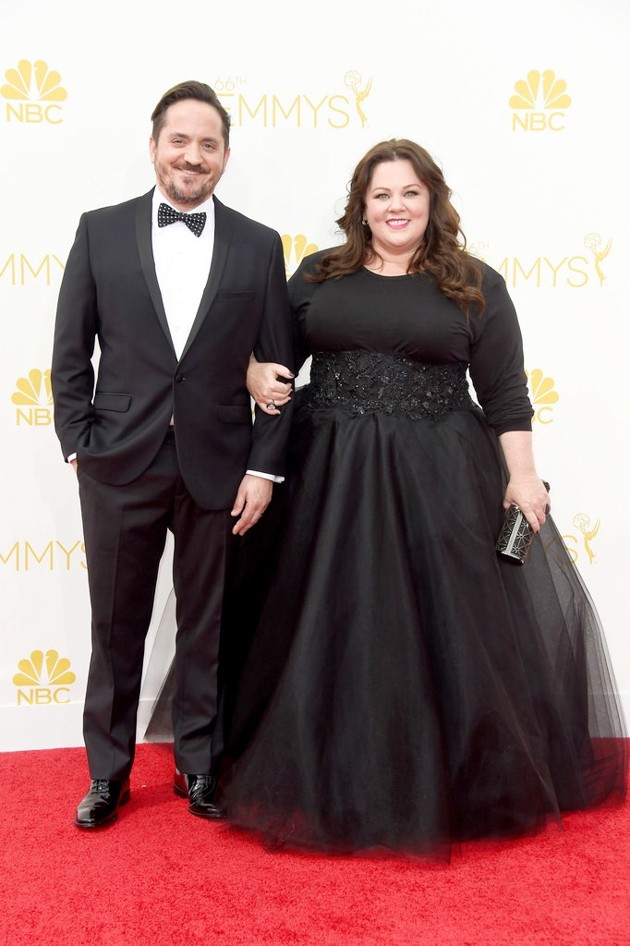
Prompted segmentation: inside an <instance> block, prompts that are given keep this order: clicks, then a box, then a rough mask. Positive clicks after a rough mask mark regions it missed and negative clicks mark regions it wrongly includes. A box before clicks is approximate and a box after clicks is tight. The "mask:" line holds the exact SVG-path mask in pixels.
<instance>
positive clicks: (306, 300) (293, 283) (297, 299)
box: [288, 250, 330, 374]
mask: <svg viewBox="0 0 630 946" xmlns="http://www.w3.org/2000/svg"><path fill="white" fill-rule="evenodd" d="M329 252H330V250H320V251H319V252H318V253H312V254H311V255H310V256H306V257H305V258H304V259H303V260H302V262H301V263H300V265H299V266H298V268H297V269H296V271H295V272H294V273H293V275H292V276H291V278H290V279H289V283H288V286H289V302H290V304H291V310H292V312H293V344H294V349H295V366H296V369H297V371H296V374H297V373H299V371H300V369H301V368H302V366H303V364H304V362H305V361H306V359H307V358H308V357H309V355H310V354H311V352H310V351H309V349H308V345H307V344H306V339H305V334H304V331H303V326H304V321H305V319H306V314H307V312H308V308H309V306H310V304H311V300H312V298H313V293H314V292H315V291H316V289H317V287H318V286H319V285H320V284H319V283H315V282H310V281H309V280H308V279H306V278H305V277H306V276H307V275H308V274H312V273H314V272H315V271H316V269H317V265H318V263H319V261H320V259H321V258H322V256H325V254H326V253H329Z"/></svg>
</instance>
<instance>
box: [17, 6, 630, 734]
mask: <svg viewBox="0 0 630 946" xmlns="http://www.w3.org/2000/svg"><path fill="white" fill-rule="evenodd" d="M629 27H630V5H628V4H627V2H626V0H601V2H600V3H598V4H596V5H595V4H593V3H592V2H591V0H574V2H572V3H568V2H562V0H556V2H555V3H548V2H541V0H529V2H528V3H526V4H523V5H520V6H516V5H513V4H507V3H504V2H502V0H497V2H488V0H486V2H484V0H480V2H477V3H470V0H442V2H441V3H435V2H434V0H431V2H428V0H427V2H425V0H413V2H410V0H397V2H396V3H395V4H383V3H376V2H374V0H365V2H363V3H361V4H349V3H348V4H341V3H339V2H334V3H333V2H331V0H320V2H318V3H317V4H309V5H308V6H306V5H305V6H304V7H300V6H299V5H298V4H296V3H294V2H293V3H289V2H288V0H278V2H274V0H271V2H269V3H266V4H261V3H259V2H254V0H241V3H229V4H228V3H224V4H210V3H208V4H206V5H205V6H204V5H193V7H192V8H191V7H190V6H189V5H179V6H178V5H176V4H173V3H165V2H164V0H152V2H148V0H138V2H136V3H130V2H124V3H123V2H121V0H110V2H109V3H108V4H106V5H102V6H101V7H99V8H96V7H94V6H93V5H90V4H85V3H78V2H77V3H73V2H70V0H58V2H57V3H56V4H50V3H44V2H43V0H23V2H22V3H21V4H20V5H18V4H11V5H10V6H9V4H8V3H6V2H5V3H3V5H2V7H1V8H0V142H1V145H2V146H1V148H0V199H1V208H2V216H1V220H2V224H1V228H0V332H1V336H0V342H1V343H0V430H1V435H2V445H3V462H2V465H1V468H0V489H1V495H2V499H3V504H2V516H1V518H0V582H1V587H0V733H1V736H0V749H4V750H7V749H26V748H40V747H52V746H69V745H79V744H81V742H82V737H81V711H82V700H83V694H84V688H85V680H86V671H87V664H88V658H89V608H88V599H87V582H86V572H85V560H84V553H83V548H82V535H81V522H80V515H79V506H78V497H77V488H76V483H75V478H74V474H73V472H72V470H71V469H70V468H69V467H68V466H66V465H65V464H64V463H63V461H62V458H61V453H60V450H59V447H58V443H57V440H56V437H55V435H54V431H53V426H52V405H51V399H50V390H49V384H48V374H47V373H48V371H49V368H50V357H51V340H52V330H53V321H54V313H55V304H56V298H57V294H58V290H59V284H60V280H61V276H62V272H63V266H64V263H65V260H66V258H67V254H68V250H69V248H70V245H71V243H72V240H73V237H74V232H75V229H76V225H77V223H78V218H79V215H80V214H81V212H82V211H84V210H88V209H92V208H94V207H99V206H103V205H106V204H111V203H116V202H118V201H121V200H126V199H128V198H130V197H133V196H136V195H137V194H140V193H144V192H145V191H147V190H148V189H149V188H150V187H151V185H152V183H153V173H152V167H151V165H150V163H149V157H148V138H149V134H150V121H149V116H150V114H151V111H152V110H153V107H154V105H155V103H156V102H157V100H158V99H159V97H160V96H161V94H162V93H163V92H164V91H165V90H166V89H167V88H169V87H170V86H171V85H174V84H175V83H177V82H180V81H182V80H184V79H191V78H194V79H199V80H201V81H206V82H208V83H209V84H210V85H212V86H213V87H214V88H215V89H216V90H217V92H219V93H220V94H221V95H222V96H223V101H224V104H225V105H226V107H228V109H229V110H230V111H231V113H232V116H233V132H232V158H231V161H230V165H229V168H228V170H227V172H226V175H225V177H224V178H223V180H222V181H221V183H220V185H219V188H218V191H217V194H218V196H219V197H220V198H221V199H222V200H223V201H224V202H225V203H227V204H228V205H231V206H233V207H235V208H236V209H238V210H241V211H242V212H244V213H246V214H248V215H249V216H251V217H254V218H257V219H259V220H261V221H263V222H264V223H267V224H268V225H270V226H272V227H274V228H275V229H277V230H278V231H279V232H280V233H281V234H282V235H283V240H284V243H285V252H286V258H287V272H288V273H290V272H292V271H293V270H294V269H295V267H296V265H297V263H298V261H299V259H300V258H301V255H303V254H304V252H307V251H308V248H309V247H313V246H314V247H324V246H327V245H330V244H332V243H336V242H338V234H337V233H336V232H335V225H334V220H335V218H336V217H338V216H339V215H340V213H341V211H342V209H343V205H344V202H345V194H346V184H347V181H348V180H349V177H350V174H351V171H352V168H353V167H354V165H355V164H356V162H357V161H358V159H359V158H360V157H361V156H362V155H363V154H364V152H365V151H366V150H367V149H368V148H369V147H371V146H372V145H373V144H375V143H376V142H377V141H380V140H382V139H383V138H389V137H410V138H414V139H415V140H417V141H418V142H420V143H421V144H422V145H424V146H425V147H426V148H427V149H428V150H429V151H430V152H431V153H432V154H433V156H434V157H435V158H436V160H437V161H438V163H439V164H440V165H441V167H442V168H443V170H444V173H445V176H446V179H447V181H448V182H449V184H450V186H451V187H452V189H453V193H454V202H455V205H456V206H457V208H458V210H459V212H460V213H461V215H462V221H463V227H464V230H465V232H466V235H467V237H468V241H469V244H470V245H472V246H473V248H474V250H475V252H476V253H477V254H478V255H480V256H483V257H484V258H485V259H486V260H487V261H488V262H489V263H490V264H491V265H492V266H494V267H495V268H497V269H499V270H500V271H501V272H502V273H503V275H504V276H505V278H506V280H507V283H508V287H509V289H510V291H511V293H512V296H513V298H514V300H515V302H516V306H517V309H518V311H519V316H520V320H521V326H522V330H523V335H524V339H525V349H526V366H527V370H528V373H529V379H530V388H531V393H532V398H533V400H534V405H535V408H536V419H535V424H534V429H535V445H536V455H537V460H538V467H539V471H540V473H541V475H543V476H544V477H545V478H546V479H548V480H549V481H550V482H551V484H552V490H553V494H552V495H553V504H554V517H555V519H556V522H557V524H558V526H559V528H560V531H561V532H562V533H563V535H564V537H565V542H566V544H567V546H568V547H569V549H570V551H571V554H572V555H573V557H574V558H575V560H576V562H577V564H578V567H579V569H580V572H581V574H582V576H583V577H584V580H585V582H586V584H587V585H588V587H589V589H590V591H591V593H592V595H593V597H594V600H595V602H596V605H597V608H598V610H599V612H600V615H601V618H602V621H603V623H604V627H605V629H606V634H607V640H608V645H609V649H610V651H611V656H612V659H613V664H614V667H615V670H616V674H617V679H618V683H619V687H620V689H621V690H622V692H623V697H624V703H625V707H626V712H627V713H628V715H630V713H629V711H630V643H629V642H628V639H627V630H628V606H627V599H628V593H627V590H626V586H627V584H628V581H629V575H628V564H629V562H628V551H627V549H628V541H627V536H628V534H629V531H630V509H629V506H628V503H627V500H626V490H627V483H628V482H629V481H630V462H629V460H628V457H627V455H626V452H625V451H624V450H623V449H622V448H623V446H624V444H625V445H627V443H628V408H627V400H628V396H627V391H626V377H625V372H626V362H625V360H624V358H623V350H624V346H625V344H627V340H628V305H627V284H626V282H625V278H626V277H625V276H624V273H625V272H626V271H627V261H628V259H630V240H629V235H628V226H627V216H628V200H627V188H626V183H625V182H626V179H627V167H628V151H627V147H626V144H625V130H624V121H625V113H626V109H625V106H626V105H627V88H628V40H629V39H630V29H629ZM170 587H171V583H170V576H169V561H168V552H167V556H166V558H165V562H164V567H163V569H162V572H161V576H160V582H159V589H158V596H157V601H156V608H155V614H154V622H153V626H152V630H151V632H150V637H149V647H151V644H152V640H153V635H154V630H155V626H156V624H157V622H158V621H159V618H160V616H161V614H162V612H163V609H164V607H165V602H166V599H167V596H168V594H169V591H170ZM161 659H162V660H163V661H167V660H168V654H164V655H162V658H161ZM154 669H155V671H156V674H159V662H158V663H157V664H155V663H154V664H152V668H151V670H152V677H151V678H150V679H145V685H144V691H143V693H144V695H145V696H149V697H150V696H151V695H152V691H153V690H154V688H155V678H154V677H153V670H154ZM145 714H146V703H143V706H142V707H141V723H142V722H143V720H144V715H145Z"/></svg>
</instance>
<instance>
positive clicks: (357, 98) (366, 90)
mask: <svg viewBox="0 0 630 946" xmlns="http://www.w3.org/2000/svg"><path fill="white" fill-rule="evenodd" d="M343 81H344V85H345V87H346V88H347V89H350V91H351V92H352V94H353V95H354V105H355V108H356V110H357V115H358V116H359V120H360V122H361V128H365V125H366V122H367V117H366V115H365V112H364V111H363V108H362V103H363V102H364V101H365V99H366V98H367V97H368V95H369V94H370V92H371V91H372V79H371V78H370V79H368V80H367V82H366V83H365V86H364V87H363V88H361V84H362V82H363V78H362V76H361V73H360V72H357V70H356V69H350V70H349V71H348V72H346V74H345V76H344V77H343Z"/></svg>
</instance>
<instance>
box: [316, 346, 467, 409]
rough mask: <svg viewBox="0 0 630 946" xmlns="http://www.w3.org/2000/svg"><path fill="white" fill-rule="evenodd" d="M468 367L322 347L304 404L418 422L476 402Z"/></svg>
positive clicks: (318, 407) (378, 353) (463, 364)
mask: <svg viewBox="0 0 630 946" xmlns="http://www.w3.org/2000/svg"><path fill="white" fill-rule="evenodd" d="M466 369H467V365H466V364H465V363H464V362H455V363H453V364H447V365H430V364H423V363H422V362H417V361H414V360H413V359H412V358H407V357H405V356H403V355H392V354H383V353H381V352H372V351H318V352H314V354H313V361H312V365H311V383H310V384H309V385H308V386H307V387H306V388H305V389H304V394H303V398H304V399H303V402H302V403H303V405H304V406H305V407H306V408H307V409H311V410H321V409H323V408H330V407H336V408H338V409H339V410H342V411H345V412H347V413H349V414H354V415H359V414H371V413H376V412H378V413H384V414H391V415H393V416H403V417H409V418H411V420H419V419H420V418H422V417H440V416H441V415H442V414H446V413H448V412H449V411H455V410H465V409H467V408H470V407H472V406H473V401H472V400H471V397H470V394H469V391H468V382H467V380H466Z"/></svg>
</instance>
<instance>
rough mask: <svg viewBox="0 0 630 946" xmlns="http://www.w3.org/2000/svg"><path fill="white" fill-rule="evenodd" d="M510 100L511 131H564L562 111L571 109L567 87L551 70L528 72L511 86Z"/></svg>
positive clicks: (563, 112) (563, 114) (563, 113)
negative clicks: (512, 89) (512, 91)
mask: <svg viewBox="0 0 630 946" xmlns="http://www.w3.org/2000/svg"><path fill="white" fill-rule="evenodd" d="M514 91H515V93H516V94H515V95H512V97H511V98H510V102H509V104H510V108H512V109H513V110H514V111H513V114H512V131H517V130H518V131H564V128H565V125H564V120H565V117H566V115H565V110H566V109H567V108H569V106H570V105H571V96H570V95H568V94H567V83H566V81H565V80H564V79H558V78H556V74H555V72H554V71H553V69H545V71H544V72H538V70H537V69H532V70H531V71H530V72H528V73H527V77H526V78H525V79H519V80H518V81H517V82H515V83H514Z"/></svg>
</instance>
